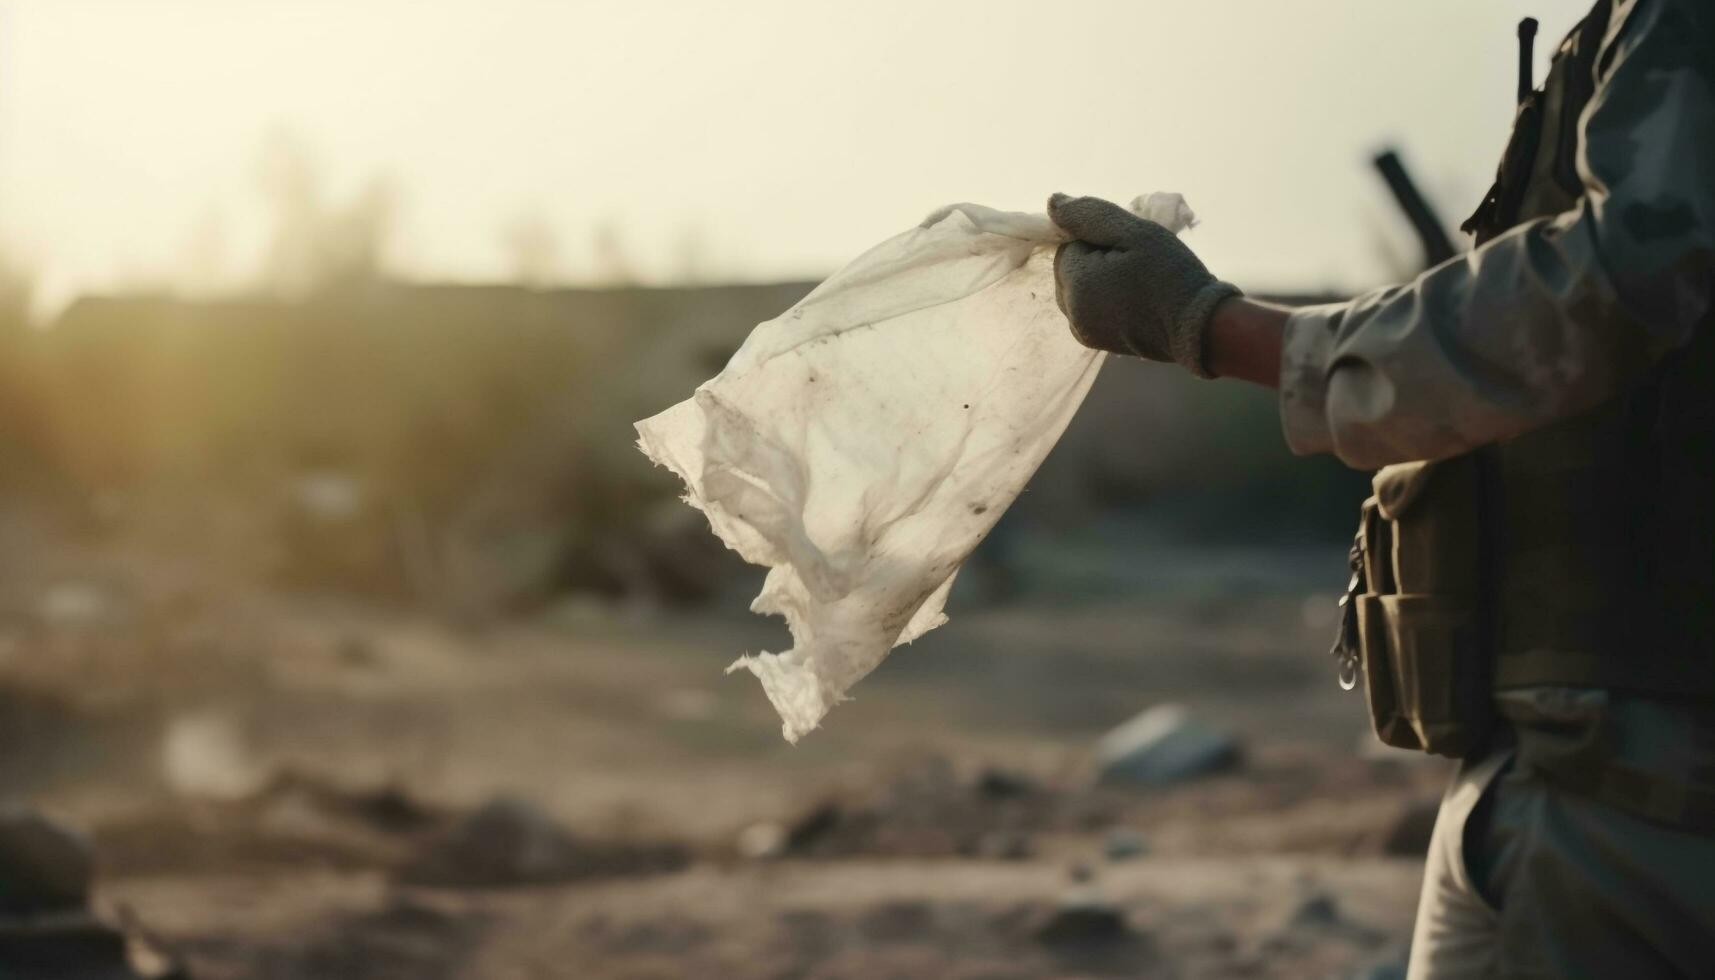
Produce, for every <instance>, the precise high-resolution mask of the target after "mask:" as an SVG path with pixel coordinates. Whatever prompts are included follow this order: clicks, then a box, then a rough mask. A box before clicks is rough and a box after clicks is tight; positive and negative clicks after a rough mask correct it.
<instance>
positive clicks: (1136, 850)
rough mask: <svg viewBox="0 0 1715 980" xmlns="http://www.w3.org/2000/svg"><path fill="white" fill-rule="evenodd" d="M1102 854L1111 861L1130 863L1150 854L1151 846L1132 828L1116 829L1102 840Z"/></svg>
mask: <svg viewBox="0 0 1715 980" xmlns="http://www.w3.org/2000/svg"><path fill="white" fill-rule="evenodd" d="M1102 853H1103V854H1105V855H1107V859H1108V860H1109V861H1129V860H1131V859H1132V858H1134V857H1139V856H1141V855H1143V854H1147V853H1149V844H1148V842H1146V841H1145V840H1144V839H1143V835H1142V834H1140V833H1138V832H1137V831H1135V830H1133V829H1131V828H1130V827H1116V828H1115V829H1113V830H1110V831H1108V835H1107V836H1106V837H1104V838H1103V839H1102Z"/></svg>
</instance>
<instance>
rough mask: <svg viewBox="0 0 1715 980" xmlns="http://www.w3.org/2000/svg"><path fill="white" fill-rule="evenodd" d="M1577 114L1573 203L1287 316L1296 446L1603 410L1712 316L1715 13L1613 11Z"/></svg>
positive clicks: (1372, 453)
mask: <svg viewBox="0 0 1715 980" xmlns="http://www.w3.org/2000/svg"><path fill="white" fill-rule="evenodd" d="M1600 52H1601V53H1600V56H1599V58H1598V60H1597V66H1598V68H1597V72H1598V74H1597V80H1596V86H1597V87H1596V90H1595V93H1594V95H1593V97H1592V98H1591V100H1590V102H1589V104H1588V106H1587V107H1586V108H1585V110H1584V113H1583V115H1582V116H1581V117H1580V119H1579V127H1580V140H1579V150H1578V156H1577V170H1578V175H1579V177H1580V179H1581V180H1582V182H1583V186H1584V195H1583V197H1582V198H1580V199H1579V201H1578V203H1577V204H1576V205H1575V206H1574V207H1573V208H1572V209H1571V210H1569V211H1566V212H1564V213H1562V214H1559V215H1556V216H1553V217H1546V218H1539V219H1536V220H1533V221H1528V222H1525V223H1524V224H1521V225H1519V226H1517V227H1514V228H1512V229H1511V230H1509V231H1507V232H1506V233H1504V234H1502V235H1500V236H1498V237H1496V238H1494V239H1493V240H1491V241H1488V242H1486V243H1485V244H1483V245H1482V246H1481V247H1479V248H1477V249H1475V250H1474V251H1472V252H1470V253H1468V254H1466V255H1463V256H1460V257H1457V258H1454V259H1451V260H1449V261H1447V262H1444V263H1442V264H1441V265H1439V266H1436V267H1435V268H1433V269H1430V270H1429V271H1427V272H1425V273H1424V274H1423V275H1421V276H1419V277H1418V278H1417V280H1416V281H1414V282H1412V283H1409V284H1407V285H1402V286H1394V287H1391V288H1387V289H1381V290H1377V291H1375V292H1372V293H1369V294H1367V295H1364V296H1360V297H1358V298H1356V299H1354V300H1351V301H1350V302H1346V303H1339V304H1334V305H1329V306H1317V307H1308V308H1305V309H1302V310H1299V311H1296V312H1295V313H1294V314H1293V315H1292V317H1291V318H1290V319H1289V320H1288V323H1287V327H1286V335H1285V340H1284V347H1283V351H1282V359H1281V361H1282V362H1281V379H1280V382H1281V384H1280V397H1281V414H1282V419H1283V424H1284V427H1285V430H1286V438H1287V442H1288V444H1289V445H1290V446H1291V447H1292V449H1293V450H1294V451H1295V452H1298V453H1320V452H1333V453H1335V454H1336V455H1338V456H1339V457H1340V459H1342V460H1344V461H1345V462H1346V463H1348V464H1350V465H1352V466H1356V467H1361V468H1366V469H1368V468H1375V467H1380V466H1383V465H1386V464H1389V463H1397V462H1403V461H1407V460H1416V459H1441V458H1445V457H1448V456H1454V455H1457V454H1460V453H1463V452H1467V451H1469V450H1472V449H1474V448H1476V447H1479V446H1482V445H1486V444H1489V443H1493V442H1497V441H1500V440H1504V439H1508V438H1510V437H1513V436H1517V435H1521V434H1523V433H1526V432H1529V431H1531V430H1533V429H1536V428H1539V427H1541V426H1544V425H1547V424H1549V423H1551V422H1555V421H1558V420H1560V419H1563V418H1567V417H1570V416H1573V415H1576V414H1578V413H1580V412H1582V411H1585V410H1587V409H1591V408H1594V407H1595V406H1597V405H1599V404H1601V403H1602V402H1604V401H1606V400H1608V399H1609V398H1611V397H1612V396H1614V395H1615V394H1616V393H1618V392H1619V391H1621V390H1622V389H1624V388H1625V387H1626V386H1627V385H1629V384H1631V383H1633V382H1634V381H1636V380H1637V379H1638V378H1639V377H1640V376H1642V375H1643V373H1644V372H1645V371H1646V370H1647V369H1648V368H1649V366H1650V365H1651V364H1653V363H1654V362H1655V361H1656V360H1657V359H1659V358H1660V357H1662V356H1663V355H1664V354H1666V353H1668V352H1670V351H1672V350H1675V349H1676V348H1679V347H1682V346H1683V345H1685V344H1687V343H1688V342H1690V340H1691V339H1692V338H1693V337H1694V336H1695V334H1696V331H1697V330H1699V329H1709V328H1708V327H1707V326H1703V324H1705V323H1706V322H1707V321H1708V314H1709V312H1710V310H1711V307H1712V305H1715V7H1711V6H1710V5H1708V4H1706V3H1704V2H1703V0H1630V2H1625V3H1617V4H1616V11H1615V16H1614V17H1613V20H1612V23H1611V26H1610V29H1609V31H1608V34H1607V36H1606V38H1605V39H1604V41H1603V45H1602V48H1601V49H1600Z"/></svg>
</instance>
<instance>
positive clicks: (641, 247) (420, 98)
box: [0, 0, 1588, 310]
mask: <svg viewBox="0 0 1715 980" xmlns="http://www.w3.org/2000/svg"><path fill="white" fill-rule="evenodd" d="M1587 7H1588V0H1533V2H1530V3H1524V2H1520V0H1292V2H1278V0H1276V2H1264V0H1204V2H1201V3H1186V2H1182V0H1180V2H1172V0H1116V2H1102V3H1097V2H1087V3H1080V2H1059V3H1044V2H1042V0H981V2H937V0H845V2H838V3H831V2H829V3H825V2H816V0H740V2H736V3H730V4H712V3H706V2H696V3H693V2H689V0H684V2H659V0H656V2H651V0H628V2H605V0H602V2H598V0H564V2H557V3H547V2H532V0H409V2H396V0H275V2H259V0H0V248H3V249H4V251H5V252H6V253H7V254H8V255H9V256H10V257H11V258H12V260H13V261H14V262H22V263H23V264H25V265H26V266H27V267H28V268H30V269H31V270H32V271H33V272H34V274H35V275H36V277H37V278H38V281H39V283H40V289H41V291H42V294H43V295H42V299H41V305H42V306H43V307H44V308H45V309H50V310H51V308H52V307H54V306H55V305H57V304H60V303H63V302H64V301H65V300H66V299H68V298H70V297H71V296H74V295H76V294H78V293H80V292H84V291H92V290H94V291H99V290H111V289H118V288H127V287H131V286H138V285H147V284H170V285H183V286H187V287H189V286H195V287H198V288H202V289H208V288H237V287H241V286H243V285H245V284H246V283H249V282H252V281H254V279H255V276H256V275H257V271H256V270H257V266H258V263H259V261H260V258H259V256H260V251H261V243H262V242H263V241H264V240H265V239H266V237H267V235H268V212H267V210H266V209H265V208H264V204H263V198H262V196H261V194H260V193H259V190H258V185H259V179H258V172H259V160H260V159H261V157H262V153H263V148H264V146H266V145H268V141H269V140H270V139H273V140H276V141H278V140H279V139H281V138H283V137H282V136H281V134H289V135H290V136H291V137H292V138H294V139H296V140H298V141H300V142H301V143H303V144H305V145H307V146H308V147H309V148H310V150H311V156H312V158H313V160H314V162H315V163H316V165H317V167H318V168H319V171H320V173H321V176H322V178H323V182H324V184H325V187H326V193H327V196H328V197H329V198H330V199H331V200H332V201H333V202H334V203H338V202H341V201H344V200H346V199H348V198H351V197H352V196H354V195H355V194H356V193H357V192H358V191H359V190H360V189H361V188H362V187H363V186H364V185H365V184H366V183H367V182H369V181H371V180H372V179H374V178H376V177H384V178H385V179H386V180H387V181H388V182H389V183H390V184H391V186H392V187H393V188H394V189H395V192H396V196H397V220H396V225H395V229H396V230H395V233H394V236H393V238H392V245H391V248H390V253H389V260H388V264H389V268H390V269H392V270H393V271H395V272H397V273H398V274H401V275H404V276H408V277H413V278H425V279H459V280H473V281H486V280H495V279H503V278H506V277H508V276H509V275H510V274H511V272H512V269H513V268H514V266H513V262H512V260H511V259H510V258H509V254H508V252H507V250H506V248H505V246H504V237H505V236H504V234H503V233H504V231H505V230H506V229H507V228H508V227H512V226H516V225H517V224H518V222H519V221H520V216H522V215H533V216H535V219H536V220H537V221H538V222H539V223H541V224H543V225H545V226H546V227H548V228H550V229H551V230H552V232H553V235H554V237H555V238H556V239H557V240H558V242H559V245H560V248H559V253H560V254H559V261H558V264H557V266H556V268H555V277H556V278H557V279H560V280H563V281H565V282H568V283H580V282H591V281H596V280H598V279H599V278H601V277H602V276H604V275H612V273H613V268H612V266H613V261H612V255H613V254H614V252H615V249H617V250H618V251H619V252H622V253H623V255H624V256H625V257H626V258H627V260H628V261H627V265H628V266H629V268H630V271H631V273H632V274H633V275H634V276H635V277H636V278H638V279H639V280H641V281H644V282H671V281H674V280H676V279H679V278H683V277H686V276H695V277H697V278H701V279H704V280H747V281H755V280H768V279H780V278H802V277H815V276H820V275H824V274H826V273H827V272H829V271H831V270H833V269H834V268H836V267H838V266H839V265H840V264H841V263H842V262H844V261H845V260H847V259H849V258H851V257H853V256H855V255H856V254H857V253H858V252H860V251H862V250H863V249H865V248H867V247H869V246H870V245H873V244H875V243H876V242H878V241H880V240H882V239H883V238H885V237H887V236H889V235H891V234H893V233H895V232H898V231H900V230H903V229H904V228H907V227H909V226H911V225H912V224H913V223H915V222H916V221H917V220H918V219H919V218H920V217H922V215H924V214H925V213H927V212H929V211H930V210H932V209H933V208H934V207H935V206H937V205H940V204H943V203H947V202H951V201H963V200H968V201H977V202H980V203H984V204H991V205H995V206H999V207H1006V208H1013V209H1019V210H1039V209H1040V208H1041V206H1042V201H1043V199H1044V198H1045V197H1046V196H1047V195H1048V193H1049V192H1051V191H1055V190H1066V191H1069V192H1072V193H1091V194H1101V195H1105V196H1109V197H1113V198H1116V199H1129V198H1130V197H1131V196H1132V195H1133V194H1136V193H1139V192H1142V191H1148V190H1177V191H1180V192H1182V193H1184V194H1185V195H1186V197H1187V198H1188V199H1189V201H1190V202H1191V205H1192V206H1193V208H1195V209H1196V210H1197V211H1198V213H1199V214H1200V215H1201V217H1202V219H1203V225H1202V226H1201V227H1200V228H1198V229H1196V230H1195V231H1194V232H1192V233H1191V234H1192V238H1191V241H1192V242H1193V244H1194V245H1195V247H1196V248H1197V249H1198V251H1199V252H1200V253H1201V254H1202V255H1203V256H1204V258H1205V259H1206V260H1207V262H1208V263H1209V265H1210V266H1211V267H1212V268H1214V270H1215V271H1216V272H1217V273H1218V274H1220V275H1222V276H1223V277H1225V278H1228V279H1231V280H1233V281H1235V282H1237V283H1239V284H1240V285H1241V286H1245V287H1247V288H1250V289H1253V290H1267V289H1314V288H1321V287H1337V288H1358V287H1363V286H1368V285H1373V284H1377V283H1380V282H1384V281H1387V280H1388V279H1389V278H1390V273H1391V270H1393V269H1395V268H1397V260H1390V258H1389V253H1390V251H1391V252H1392V253H1395V254H1397V255H1398V256H1399V257H1400V258H1403V259H1404V260H1406V261H1407V262H1410V261H1414V260H1415V255H1416V247H1415V244H1414V243H1413V240H1412V239H1411V237H1410V235H1409V232H1408V231H1406V229H1405V228H1404V225H1403V222H1402V221H1401V220H1400V219H1399V218H1398V216H1397V213H1396V211H1395V210H1394V208H1393V205H1392V204H1391V202H1390V201H1389V200H1388V198H1387V196H1386V191H1385V190H1384V189H1383V187H1382V185H1381V183H1380V181H1379V180H1378V179H1377V178H1376V176H1375V175H1374V173H1373V171H1372V170H1371V168H1370V164H1369V158H1370V156H1371V155H1372V153H1373V152H1374V151H1375V150H1376V149H1377V148H1378V147H1380V146H1382V145H1384V144H1387V143H1396V144H1398V145H1399V146H1401V147H1402V148H1403V151H1404V155H1405V158H1406V161H1407V163H1408V165H1410V166H1411V168H1412V169H1413V172H1414V174H1415V175H1416V176H1417V178H1418V180H1419V182H1420V184H1421V185H1422V186H1423V187H1424V190H1425V191H1426V193H1428V194H1429V196H1430V197H1431V198H1432V199H1433V200H1434V202H1435V203H1436V204H1437V205H1439V206H1440V207H1441V209H1442V211H1443V217H1444V219H1445V220H1446V223H1447V224H1448V225H1449V226H1454V225H1457V223H1458V222H1459V220H1460V219H1462V218H1463V217H1464V215H1465V213H1466V212H1467V211H1469V210H1470V208H1471V207H1472V206H1474V205H1475V203H1476V199H1477V197H1478V196H1479V195H1480V194H1481V193H1482V191H1483V190H1484V188H1485V187H1487V185H1488V181H1489V179H1490V178H1491V176H1492V175H1493V171H1494V164H1495V159H1496V157H1497V155H1498V154H1499V152H1500V149H1501V145H1502V143H1503V142H1504V138H1505V133H1506V129H1507V127H1508V125H1509V124H1510V121H1511V115H1512V98H1513V94H1514V70H1515V60H1514V59H1515V46H1514V45H1515V42H1514V40H1513V30H1514V25H1515V23H1516V22H1517V20H1518V18H1519V17H1521V16H1524V15H1525V14H1532V15H1534V16H1536V17H1538V18H1539V19H1540V20H1541V21H1542V23H1543V30H1542V33H1541V35H1540V36H1539V38H1538V42H1537V53H1538V61H1539V65H1541V64H1543V63H1545V62H1546V60H1547V56H1548V53H1549V49H1550V48H1551V47H1552V46H1553V44H1554V43H1555V42H1556V41H1557V40H1558V39H1559V37H1560V35H1561V34H1562V33H1564V32H1565V30H1567V28H1569V27H1570V26H1571V24H1572V23H1573V22H1574V21H1575V20H1576V19H1577V18H1578V17H1579V16H1580V15H1581V14H1582V13H1583V11H1584V9H1585V8H1587ZM1542 71H1543V69H1542V68H1541V67H1539V68H1538V74H1537V77H1538V79H1539V80H1540V78H1541V74H1542ZM604 229H605V230H604ZM604 236H605V238H606V239H607V240H608V241H609V242H610V243H616V245H614V246H611V247H609V248H607V249H606V250H605V251H604V250H602V249H599V248H598V247H597V245H596V243H597V241H598V240H599V239H601V238H603V237H604ZM688 254H694V256H695V258H689V257H687V256H688ZM603 255H605V256H607V258H606V259H605V260H604V259H603V258H602V256H603ZM604 263H605V264H604Z"/></svg>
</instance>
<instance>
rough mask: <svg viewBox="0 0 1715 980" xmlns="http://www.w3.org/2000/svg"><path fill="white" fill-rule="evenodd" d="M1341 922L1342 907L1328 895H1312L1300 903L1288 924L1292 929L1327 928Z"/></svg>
mask: <svg viewBox="0 0 1715 980" xmlns="http://www.w3.org/2000/svg"><path fill="white" fill-rule="evenodd" d="M1340 922H1341V917H1340V905H1339V903H1338V902H1336V901H1334V899H1333V898H1332V897H1330V896H1328V895H1312V896H1310V897H1309V898H1307V899H1305V900H1304V901H1303V902H1301V903H1299V905H1298V908H1297V909H1295V910H1294V911H1293V913H1292V919H1291V920H1290V921H1289V922H1288V923H1287V927H1288V928H1291V929H1306V928H1311V929H1315V928H1327V927H1328V926H1335V925H1339V924H1340Z"/></svg>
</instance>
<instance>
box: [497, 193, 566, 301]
mask: <svg viewBox="0 0 1715 980" xmlns="http://www.w3.org/2000/svg"><path fill="white" fill-rule="evenodd" d="M500 244H501V247H502V248H504V249H505V250H506V256H507V259H508V260H509V263H510V266H511V268H510V270H509V271H510V273H511V277H512V281H513V282H516V283H518V284H519V285H521V286H529V287H531V288H533V289H543V288H546V287H548V286H552V285H554V284H555V283H557V282H558V281H559V280H560V239H559V236H557V235H555V234H554V228H553V226H552V225H550V224H549V223H548V221H547V219H546V218H544V217H542V215H541V213H540V212H539V211H536V210H533V209H532V210H529V211H525V212H524V213H523V214H520V215H519V216H518V217H517V218H515V219H513V221H512V222H511V223H510V224H508V225H507V226H506V228H505V229H504V230H503V231H502V232H501V236H500Z"/></svg>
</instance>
